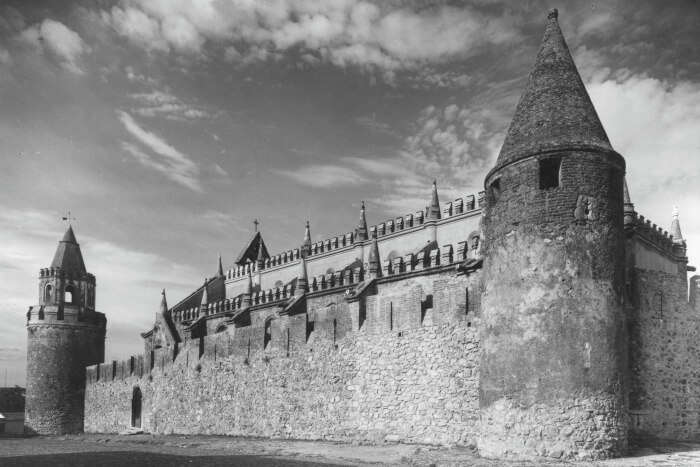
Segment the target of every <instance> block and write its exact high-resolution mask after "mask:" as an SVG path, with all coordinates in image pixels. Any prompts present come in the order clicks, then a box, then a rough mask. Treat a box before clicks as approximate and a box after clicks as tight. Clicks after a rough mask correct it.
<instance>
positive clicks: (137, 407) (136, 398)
mask: <svg viewBox="0 0 700 467" xmlns="http://www.w3.org/2000/svg"><path fill="white" fill-rule="evenodd" d="M131 426H133V427H136V428H141V389H140V388H139V387H138V386H136V387H135V388H134V393H133V395H132V396H131Z"/></svg>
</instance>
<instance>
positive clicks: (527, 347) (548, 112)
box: [479, 10, 627, 459]
mask: <svg viewBox="0 0 700 467" xmlns="http://www.w3.org/2000/svg"><path fill="white" fill-rule="evenodd" d="M624 173H625V161H624V159H623V158H622V156H620V155H619V154H618V153H617V152H615V151H614V150H613V149H612V147H611V146H610V143H609V141H608V138H607V135H606V133H605V130H604V129H603V127H602V125H601V123H600V121H599V119H598V116H597V114H596V111H595V109H594V108H593V105H592V103H591V101H590V98H589V96H588V94H587V92H586V89H585V87H584V85H583V83H582V81H581V78H580V76H579V74H578V71H577V69H576V66H575V65H574V63H573V60H572V58H571V55H570V53H569V50H568V47H567V45H566V43H565V41H564V38H563V36H562V33H561V30H560V29H559V25H558V22H557V12H556V10H552V11H551V12H550V13H549V15H548V19H547V26H546V30H545V34H544V38H543V41H542V44H541V47H540V50H539V53H538V55H537V59H536V62H535V66H534V69H533V70H532V72H531V74H530V76H529V79H528V83H527V87H526V89H525V91H524V93H523V95H522V97H521V99H520V102H519V103H518V106H517V109H516V112H515V115H514V117H513V121H512V122H511V125H510V128H509V130H508V134H507V136H506V139H505V141H504V144H503V147H502V149H501V152H500V154H499V157H498V160H497V162H496V166H495V167H494V168H493V169H492V170H491V171H490V172H489V174H488V175H487V176H486V179H485V187H486V189H487V194H486V207H485V212H484V217H483V229H484V236H485V242H484V247H485V259H484V270H483V274H484V276H483V280H484V294H483V295H482V312H483V322H482V328H481V345H482V356H481V375H480V378H481V379H480V418H481V424H482V426H481V437H480V440H479V450H480V452H481V454H482V455H484V456H492V457H514V458H528V457H532V456H551V457H556V458H579V459H597V458H605V457H611V456H615V455H619V454H621V453H623V452H624V450H625V449H626V445H627V413H626V401H625V394H626V392H625V391H626V389H625V386H626V379H627V378H626V369H627V363H626V361H627V352H626V348H627V347H626V342H627V336H626V332H625V320H624V312H623V304H622V293H623V284H624V236H623V177H624Z"/></svg>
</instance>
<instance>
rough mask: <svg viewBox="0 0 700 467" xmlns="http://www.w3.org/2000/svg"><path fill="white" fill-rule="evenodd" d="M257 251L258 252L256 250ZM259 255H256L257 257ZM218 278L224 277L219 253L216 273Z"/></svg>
mask: <svg viewBox="0 0 700 467" xmlns="http://www.w3.org/2000/svg"><path fill="white" fill-rule="evenodd" d="M258 251H259V250H258ZM259 255H260V253H258V256H259ZM216 274H217V275H218V276H219V277H223V275H224V265H223V264H222V263H221V253H219V270H218V271H217V273H216Z"/></svg>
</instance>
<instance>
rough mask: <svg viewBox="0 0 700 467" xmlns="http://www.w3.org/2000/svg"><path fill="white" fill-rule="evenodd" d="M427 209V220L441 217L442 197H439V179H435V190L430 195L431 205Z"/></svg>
mask: <svg viewBox="0 0 700 467" xmlns="http://www.w3.org/2000/svg"><path fill="white" fill-rule="evenodd" d="M427 211H428V212H427V213H426V220H431V219H434V220H438V219H440V217H441V214H440V199H439V198H438V192H437V181H435V180H433V192H432V194H431V197H430V205H429V206H428V210H427Z"/></svg>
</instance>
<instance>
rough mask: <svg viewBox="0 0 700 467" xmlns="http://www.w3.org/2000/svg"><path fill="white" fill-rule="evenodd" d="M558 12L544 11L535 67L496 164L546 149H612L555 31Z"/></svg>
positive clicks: (562, 42) (556, 29) (500, 164)
mask: <svg viewBox="0 0 700 467" xmlns="http://www.w3.org/2000/svg"><path fill="white" fill-rule="evenodd" d="M557 16H558V13H557V10H556V9H552V10H550V11H549V14H548V15H547V26H546V28H545V31H544V38H543V39H542V44H541V45H540V50H539V52H538V53H537V59H536V60H535V66H534V67H533V69H532V72H531V73H530V76H529V78H528V82H527V86H526V87H525V91H524V92H523V94H522V96H521V97H520V102H518V106H517V108H516V110H515V115H514V116H513V120H512V121H511V123H510V128H509V129H508V134H507V135H506V138H505V141H504V142H503V146H502V147H501V152H500V154H499V155H498V161H497V162H496V166H499V167H500V166H503V165H505V164H507V163H509V162H513V161H515V160H518V159H520V158H522V157H526V156H529V155H532V154H536V153H539V152H542V151H549V150H557V149H564V148H571V147H593V148H598V149H603V150H608V151H611V150H612V147H611V146H610V141H609V140H608V136H607V134H606V133H605V130H604V129H603V125H602V124H601V123H600V119H599V118H598V114H597V113H596V111H595V108H594V107H593V104H592V103H591V99H590V97H589V96H588V92H586V87H585V86H584V85H583V81H581V76H580V75H579V73H578V70H577V69H576V65H575V64H574V61H573V59H572V58H571V54H570V53H569V48H568V47H567V45H566V41H565V40H564V36H563V35H562V33H561V30H560V29H559V23H558V22H557Z"/></svg>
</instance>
